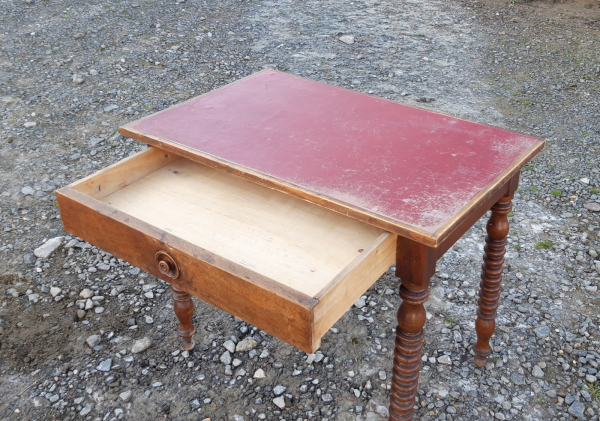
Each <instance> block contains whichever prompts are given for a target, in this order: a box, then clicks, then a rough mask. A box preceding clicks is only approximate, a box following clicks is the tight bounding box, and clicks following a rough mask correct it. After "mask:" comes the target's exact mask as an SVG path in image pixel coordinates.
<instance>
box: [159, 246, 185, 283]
mask: <svg viewBox="0 0 600 421" xmlns="http://www.w3.org/2000/svg"><path fill="white" fill-rule="evenodd" d="M156 264H157V265H158V271H159V272H160V273H162V274H163V275H165V276H168V277H169V278H171V279H175V278H177V277H178V276H179V267H178V266H177V263H176V262H175V259H173V258H172V257H171V256H170V255H169V254H168V253H167V252H164V251H159V252H158V253H156Z"/></svg>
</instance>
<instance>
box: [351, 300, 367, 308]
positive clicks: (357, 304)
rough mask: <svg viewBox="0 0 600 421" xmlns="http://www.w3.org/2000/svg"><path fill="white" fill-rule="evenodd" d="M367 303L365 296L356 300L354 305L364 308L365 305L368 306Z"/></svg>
mask: <svg viewBox="0 0 600 421" xmlns="http://www.w3.org/2000/svg"><path fill="white" fill-rule="evenodd" d="M366 305H367V303H366V302H365V299H364V298H359V299H358V300H356V302H355V303H354V307H356V308H363V307H364V306H366Z"/></svg>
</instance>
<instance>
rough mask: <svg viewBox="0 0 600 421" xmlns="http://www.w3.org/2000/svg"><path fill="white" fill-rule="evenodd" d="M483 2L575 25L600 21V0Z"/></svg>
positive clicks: (591, 24)
mask: <svg viewBox="0 0 600 421" xmlns="http://www.w3.org/2000/svg"><path fill="white" fill-rule="evenodd" d="M481 3H482V4H483V5H485V6H488V7H499V8H507V7H515V8H518V9H519V10H521V11H522V12H523V13H525V16H526V17H528V18H531V17H541V18H546V19H550V20H552V21H558V22H563V23H571V24H574V25H577V24H585V25H590V26H593V25H598V23H599V21H600V1H599V0H564V1H558V0H556V1H555V0H481ZM541 29H542V30H545V28H541Z"/></svg>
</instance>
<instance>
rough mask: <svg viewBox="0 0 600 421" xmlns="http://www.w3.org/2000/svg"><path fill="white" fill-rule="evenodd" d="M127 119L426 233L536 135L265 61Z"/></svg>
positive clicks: (135, 126)
mask: <svg viewBox="0 0 600 421" xmlns="http://www.w3.org/2000/svg"><path fill="white" fill-rule="evenodd" d="M125 127H126V128H127V129H129V130H133V131H135V132H138V133H141V134H143V135H144V136H146V137H149V138H156V139H160V141H161V142H163V143H169V144H171V145H175V146H177V145H181V146H185V147H187V148H191V149H193V150H195V151H200V152H203V153H206V154H210V155H213V156H215V157H217V158H219V159H221V160H226V161H229V162H231V163H234V164H237V165H238V166H243V167H246V168H248V169H252V170H254V171H257V172H260V173H263V174H265V175H268V176H270V177H272V178H275V179H278V180H281V181H282V182H285V183H287V184H292V185H295V186H298V187H301V188H302V189H304V190H308V191H311V192H314V193H315V194H317V195H321V196H327V197H329V198H333V199H336V200H338V201H341V202H344V203H346V204H348V205H350V206H352V207H355V208H359V209H362V210H366V211H368V212H371V213H374V214H376V215H380V216H382V217H385V218H388V219H392V220H395V221H399V222H402V223H405V224H408V225H411V226H414V227H416V228H420V229H422V230H425V231H427V232H430V233H433V232H435V231H436V230H437V229H438V228H439V227H440V226H441V225H442V224H443V223H444V222H446V221H447V220H448V219H449V218H451V217H452V216H453V215H455V214H456V213H457V212H458V211H459V210H460V209H461V208H463V207H464V206H465V205H466V204H467V203H468V202H469V201H470V200H471V199H472V198H473V197H474V196H475V195H476V194H477V193H479V192H480V191H481V190H482V189H484V188H485V187H486V186H488V185H489V184H490V183H492V182H493V181H494V180H495V179H496V178H497V177H498V176H499V175H500V174H501V173H502V172H503V171H504V170H506V169H507V168H509V167H510V166H511V164H512V163H513V161H515V159H516V158H518V157H519V156H520V155H521V154H522V153H524V152H525V151H526V150H528V149H529V148H531V147H532V146H533V145H534V144H536V143H538V144H539V140H538V139H536V138H534V137H530V136H526V135H522V134H518V133H513V132H509V131H506V130H502V129H498V128H494V127H489V126H486V125H482V124H478V123H473V122H470V121H465V120H461V119H458V118H454V117H450V116H447V115H442V114H438V113H434V112H430V111H427V110H423V109H418V108H414V107H410V106H406V105H402V104H399V103H395V102H392V101H388V100H383V99H378V98H374V97H371V96H368V95H364V94H360V93H356V92H353V91H349V90H346V89H341V88H337V87H333V86H329V85H325V84H322V83H318V82H314V81H311V80H308V79H304V78H300V77H297V76H293V75H290V74H286V73H281V72H276V71H272V70H267V71H263V72H261V73H257V74H255V75H252V76H250V77H248V78H245V79H242V80H240V81H238V82H235V83H233V84H231V85H228V86H226V87H224V88H221V89H218V90H215V91H212V92H210V93H208V94H205V95H202V96H200V97H197V98H194V99H192V100H190V101H187V102H185V103H183V104H180V105H177V106H175V107H172V108H169V109H167V110H165V111H162V112H159V113H157V114H154V115H152V116H149V117H147V118H144V119H142V120H139V121H137V122H134V123H131V124H129V125H127V126H125Z"/></svg>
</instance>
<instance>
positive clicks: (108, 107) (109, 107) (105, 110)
mask: <svg viewBox="0 0 600 421" xmlns="http://www.w3.org/2000/svg"><path fill="white" fill-rule="evenodd" d="M118 108H119V106H118V105H116V104H111V105H108V106H106V107H104V112H105V113H108V112H111V111H114V110H116V109H118Z"/></svg>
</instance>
